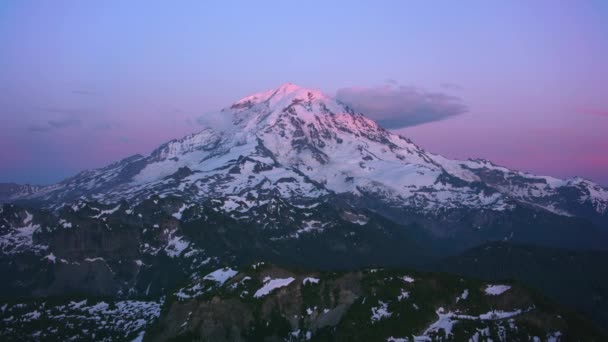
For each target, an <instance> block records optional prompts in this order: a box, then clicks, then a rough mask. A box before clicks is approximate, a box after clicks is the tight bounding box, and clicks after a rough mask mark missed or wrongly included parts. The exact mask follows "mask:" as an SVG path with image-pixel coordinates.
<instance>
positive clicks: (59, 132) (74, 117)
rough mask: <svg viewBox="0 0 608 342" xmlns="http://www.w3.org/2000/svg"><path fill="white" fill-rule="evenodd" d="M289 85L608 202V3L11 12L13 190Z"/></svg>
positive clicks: (0, 10) (154, 140)
mask: <svg viewBox="0 0 608 342" xmlns="http://www.w3.org/2000/svg"><path fill="white" fill-rule="evenodd" d="M285 82H292V83H295V84H298V85H300V86H304V87H311V88H315V89H320V90H322V91H325V92H327V93H328V94H330V95H332V96H336V97H337V98H339V99H340V100H342V101H344V102H347V103H349V104H351V105H352V106H353V107H354V108H356V109H357V110H359V111H363V112H364V113H365V114H366V115H368V116H370V117H372V118H374V119H376V120H378V121H379V122H380V123H381V124H383V125H384V126H386V127H387V128H389V129H392V130H394V131H395V132H398V133H399V134H402V135H404V136H407V137H409V138H411V139H412V140H414V142H416V143H417V144H418V145H420V146H422V147H424V148H426V149H427V150H429V151H431V152H434V153H440V154H443V155H445V156H448V157H457V158H478V157H479V158H486V159H490V160H492V161H494V162H495V163H497V164H500V165H504V166H507V167H510V168H515V169H520V170H523V171H529V172H533V173H537V174H543V175H552V176H557V177H572V176H582V177H585V178H588V179H591V180H594V181H596V182H599V183H600V184H603V185H608V152H607V151H608V84H607V82H608V2H606V1H561V2H556V1H544V0H540V1H533V2H531V1H523V0H521V1H520V0H514V1H502V2H498V1H492V2H490V1H468V0H465V1H415V0H413V1H373V2H372V1H358V2H352V1H313V0H310V1H306V2H286V1H263V2H253V1H242V2H241V1H179V2H168V1H117V0H106V1H95V0H91V1H76V0H74V1H66V0H58V1H50V0H41V1H29V0H21V1H17V0H7V1H2V2H0V182H18V183H34V184H49V183H53V182H57V181H60V180H62V179H64V178H66V177H68V176H71V175H74V174H75V173H77V172H79V171H81V170H83V169H90V168H97V167H102V166H104V165H107V164H109V163H111V162H114V161H116V160H119V159H121V158H124V157H127V156H130V155H132V154H135V153H140V154H146V153H149V152H151V151H152V150H153V149H154V148H155V147H157V146H158V145H160V144H161V143H163V142H165V141H167V140H170V139H174V138H179V137H181V136H183V135H185V134H188V133H191V132H196V131H199V130H201V129H202V127H201V126H200V124H198V122H200V120H197V118H200V117H201V116H204V115H205V114H206V113H210V112H214V111H217V110H219V109H221V108H223V107H226V106H229V105H230V104H231V103H234V102H235V101H236V100H238V99H239V98H242V97H244V96H246V95H249V94H251V93H255V92H259V91H263V90H266V89H272V88H276V87H278V86H279V85H281V84H282V83H285Z"/></svg>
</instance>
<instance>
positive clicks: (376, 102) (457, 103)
mask: <svg viewBox="0 0 608 342" xmlns="http://www.w3.org/2000/svg"><path fill="white" fill-rule="evenodd" d="M336 99H338V100H339V101H341V102H343V103H345V104H347V105H349V106H351V107H352V108H353V109H355V111H357V112H361V113H363V114H365V115H366V116H367V117H369V118H370V119H373V120H376V121H377V122H378V123H379V124H380V125H381V126H383V127H385V128H388V129H397V128H403V127H408V126H415V125H420V124H423V123H427V122H432V121H439V120H443V119H446V118H449V117H452V116H456V115H460V114H463V113H465V112H467V111H468V108H467V106H466V105H464V104H463V103H462V100H461V99H460V98H459V97H456V96H452V95H448V94H445V93H439V92H427V91H424V90H421V89H418V88H415V87H406V86H397V85H394V84H387V85H385V86H383V87H376V88H342V89H339V90H338V91H337V93H336Z"/></svg>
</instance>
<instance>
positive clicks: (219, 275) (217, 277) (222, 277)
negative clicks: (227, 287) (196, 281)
mask: <svg viewBox="0 0 608 342" xmlns="http://www.w3.org/2000/svg"><path fill="white" fill-rule="evenodd" d="M237 273H238V272H237V271H235V270H233V269H230V268H229V267H224V268H220V269H219V270H215V271H213V272H211V273H209V274H207V275H206V276H204V277H203V279H205V280H212V281H215V282H217V283H219V285H220V286H222V285H224V283H225V282H226V281H228V279H230V278H232V277H234V276H235V275H236V274H237Z"/></svg>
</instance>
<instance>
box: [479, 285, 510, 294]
mask: <svg viewBox="0 0 608 342" xmlns="http://www.w3.org/2000/svg"><path fill="white" fill-rule="evenodd" d="M510 288H511V286H509V285H488V286H487V287H486V288H485V290H484V292H485V293H486V294H487V295H490V296H498V295H501V294H503V293H504V292H506V291H508V290H509V289H510Z"/></svg>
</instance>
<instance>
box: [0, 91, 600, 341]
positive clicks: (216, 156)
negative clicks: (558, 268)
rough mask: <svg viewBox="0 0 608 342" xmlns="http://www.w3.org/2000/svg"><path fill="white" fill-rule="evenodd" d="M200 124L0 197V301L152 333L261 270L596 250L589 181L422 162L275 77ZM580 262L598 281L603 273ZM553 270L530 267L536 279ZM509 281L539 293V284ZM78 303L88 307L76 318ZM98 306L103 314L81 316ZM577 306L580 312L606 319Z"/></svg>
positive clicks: (393, 140)
mask: <svg viewBox="0 0 608 342" xmlns="http://www.w3.org/2000/svg"><path fill="white" fill-rule="evenodd" d="M205 120H206V122H207V123H209V124H210V127H207V128H205V129H203V130H202V131H201V132H199V133H196V134H191V135H188V136H186V137H184V138H182V139H178V140H173V141H170V142H168V143H166V144H163V145H161V146H160V147H159V148H157V149H156V150H154V151H153V152H152V153H150V154H149V155H147V156H141V155H135V156H132V157H129V158H126V159H124V160H121V161H118V162H116V163H114V164H111V165H109V166H107V167H104V168H101V169H97V170H89V171H84V172H81V173H79V174H77V175H75V176H74V177H71V178H68V179H66V180H64V181H62V182H60V183H57V184H54V185H50V186H43V187H32V188H23V189H27V191H22V190H19V191H10V192H7V195H5V196H4V199H3V201H4V202H5V204H2V205H0V274H3V275H7V276H6V277H5V281H3V282H0V302H6V303H7V305H8V304H10V302H11V301H13V298H15V297H19V298H23V299H24V300H27V301H28V303H33V304H31V305H38V307H36V308H37V309H33V310H37V311H40V310H38V309H39V308H40V305H41V304H40V303H41V302H40V301H42V303H46V300H47V299H48V300H51V299H52V300H57V303H58V304H57V305H59V306H63V307H62V309H61V310H64V309H65V310H67V309H69V310H71V311H70V312H71V314H73V315H74V316H75V317H79V315H81V314H82V312H81V311H82V310H85V309H82V310H81V308H87V309H86V310H85V311H86V312H90V315H92V316H91V317H95V318H91V319H105V318H103V317H106V316H108V315H114V314H116V315H118V313H116V312H115V310H116V309H115V307H119V308H123V307H124V308H129V309H125V310H126V312H123V313H124V314H125V315H126V316H125V317H131V318H133V319H134V320H144V321H145V322H149V320H150V321H151V320H154V319H155V317H158V315H161V317H162V313H158V314H157V313H156V312H157V311H156V309H158V308H159V307H161V306H162V307H163V310H166V309H167V308H168V305H169V304H168V303H170V302H165V300H166V299H167V298H168V296H169V297H171V296H175V293H176V291H177V290H178V289H180V288H184V286H186V285H187V284H189V283H192V282H195V281H197V280H200V279H199V278H200V275H201V274H207V273H209V272H212V271H213V270H217V269H219V268H223V267H231V269H240V270H242V269H244V268H246V267H250V266H251V265H252V264H254V263H257V262H259V261H265V262H269V263H273V264H276V265H280V266H281V267H285V268H286V269H300V268H305V269H314V270H315V271H317V272H320V271H341V272H342V271H343V272H358V271H360V270H361V269H362V268H368V267H397V268H402V267H408V268H413V269H418V270H437V269H438V267H437V266H436V265H437V263H441V262H443V261H445V264H446V265H448V264H452V265H457V266H458V267H454V270H458V272H459V273H460V274H470V272H471V270H472V269H475V268H476V267H477V264H476V263H474V262H471V260H475V258H474V257H473V258H471V255H485V254H483V252H481V251H480V250H479V249H480V248H485V246H487V244H488V243H493V242H498V241H502V242H505V243H512V244H515V245H519V244H522V245H530V246H535V248H536V247H539V248H541V246H542V248H553V249H558V250H568V251H576V252H577V253H578V252H580V253H587V252H591V251H593V253H596V252H597V253H598V254H597V255H604V254H605V252H606V251H607V250H608V209H607V207H608V191H607V190H606V189H604V188H602V187H600V186H598V185H597V184H595V183H593V182H590V181H588V180H584V179H581V178H573V179H568V180H559V179H556V178H552V177H543V176H535V175H531V174H528V173H524V172H519V171H513V170H509V169H507V168H504V167H501V166H497V165H495V164H492V163H491V162H489V161H485V160H466V161H464V160H451V159H448V158H445V157H442V156H439V155H436V154H432V153H429V152H426V151H424V150H423V149H422V148H420V147H418V146H417V145H415V144H414V143H413V142H411V141H410V140H408V139H407V138H404V137H401V136H398V135H396V134H393V133H391V132H389V131H387V130H385V129H383V128H382V127H380V126H379V125H378V124H376V123H375V122H374V121H372V120H370V119H368V118H366V117H365V116H364V115H363V114H359V113H355V112H354V111H352V110H351V109H350V108H349V107H348V106H347V105H345V104H342V103H340V102H338V101H336V100H334V99H332V98H330V97H328V96H326V95H324V94H322V93H320V92H318V91H315V90H309V89H304V88H300V87H297V86H295V85H292V84H285V85H283V86H281V87H279V88H278V89H274V90H270V91H267V92H263V93H259V94H255V95H252V96H248V97H246V98H244V99H242V100H240V101H237V102H236V103H234V104H232V105H231V106H229V107H227V108H224V109H223V110H221V111H219V112H217V113H214V114H211V115H209V116H206V119H205ZM17 189H19V187H17ZM543 251H544V250H543V249H533V250H532V251H528V252H526V253H527V254H526V255H527V258H528V259H525V258H521V259H520V260H534V259H535V257H534V255H535V254H536V253H538V255H542V254H543V253H544V252H543ZM471 253H473V254H471ZM497 258H498V257H497ZM497 260H498V259H497ZM501 260H504V259H501ZM580 260H581V263H584V266H583V267H585V269H591V270H595V272H597V273H599V274H601V276H599V277H597V279H604V278H603V275H605V274H606V271H603V270H602V269H596V268H597V264H598V263H597V262H595V263H593V262H590V259H589V258H581V259H580ZM455 261H459V263H457V264H453V263H451V262H455ZM549 265H550V264H549ZM590 265H591V266H590ZM487 267H489V266H485V264H484V267H483V269H486V268H487ZM587 267H588V268H587ZM441 271H446V269H441ZM447 271H449V269H448V270H447ZM549 271H550V272H554V271H553V270H552V269H551V270H545V269H544V268H543V267H542V266H541V267H537V268H535V272H538V276H539V277H541V278H542V277H543V274H545V273H543V272H549ZM205 272H206V273H205ZM294 272H295V271H294ZM577 274H579V273H577ZM580 274H581V275H580V276H579V277H577V278H575V279H573V280H572V282H574V283H576V282H578V283H577V286H569V285H568V283H566V282H558V283H557V284H556V285H555V286H556V287H559V288H558V289H557V290H555V289H551V290H552V291H554V292H551V293H559V294H560V296H556V297H554V299H558V300H560V299H562V298H566V299H567V300H564V301H563V302H562V303H565V304H572V301H571V300H570V299H571V298H574V297H576V296H577V291H579V290H580V289H587V288H589V286H587V284H588V283H589V282H590V281H595V280H593V279H596V278H594V277H588V276H585V275H584V272H583V273H580ZM473 275H474V276H480V277H481V276H484V274H482V270H481V268H480V270H479V273H477V274H473ZM514 276H515V277H516V278H517V279H518V280H521V281H523V282H524V284H525V285H527V286H534V287H537V288H538V286H536V285H538V283H537V282H536V278H530V277H527V276H526V275H522V274H520V273H519V274H518V273H515V274H514ZM547 276H554V274H553V273H551V274H548V273H547ZM570 284H572V283H570ZM192 286H196V285H192ZM594 289H597V293H600V294H601V293H605V292H604V291H605V290H606V286H605V285H603V284H598V285H597V286H596V287H594ZM66 298H68V299H67V300H68V302H65V300H66ZM83 299H88V300H89V301H90V303H89V302H86V303H84V304H82V305H80V306H78V305H77V307H75V308H72V306H73V305H72V304H71V302H74V303H76V304H77V303H80V302H81V301H82V300H83ZM62 300H63V302H62ZM93 300H97V301H99V300H101V301H105V302H104V303H105V304H107V305H109V307H108V308H104V309H103V310H96V309H94V308H89V306H91V305H93V306H97V304H92V303H93ZM591 300H594V299H591ZM96 303H97V302H96ZM163 303H164V304H163ZM586 303H587V302H586ZM98 304H99V303H98ZM587 304H589V303H587ZM587 304H585V305H584V306H581V307H580V310H581V311H582V312H584V313H586V314H587V315H589V316H593V318H594V319H595V320H596V322H598V324H599V325H600V326H601V325H604V326H605V324H607V323H608V321H606V319H607V318H606V317H605V315H601V314H598V311H597V308H596V307H594V306H593V305H592V304H590V305H587ZM28 305H29V304H28ZM100 305H101V306H104V305H102V304H100ZM104 307H105V306H104ZM1 308H2V304H1V303H0V309H1ZM435 309H438V307H437V308H435ZM61 310H59V309H58V311H53V312H56V313H57V314H58V315H61V313H60V312H61ZM112 310H114V311H112ZM3 312H4V310H3ZM11 312H12V311H11ZM20 312H21V311H20ZM28 312H30V311H28ZM479 314H481V313H479ZM10 315H12V313H9V316H8V317H11V316H10ZM66 315H67V314H66ZM8 317H5V318H8ZM125 319H126V318H125ZM36 324H38V323H36ZM142 324H143V323H142ZM146 324H147V323H146ZM78 326H80V325H78ZM5 327H6V329H11V327H16V326H15V325H13V324H12V323H11V324H8V325H6V326H5ZM23 327H24V328H23V329H26V330H27V329H30V328H28V327H29V325H24V326H23ZM82 327H83V329H90V327H88V326H82ZM484 329H485V328H484ZM136 330H137V329H135V330H129V333H128V334H130V335H129V337H130V336H131V335H133V334H135V332H139V330H137V331H136ZM19 331H22V330H19ZM560 331H561V330H560ZM106 333H108V334H110V332H107V331H106ZM112 334H113V333H112ZM112 336H114V335H112ZM539 336H541V335H539ZM542 336H546V334H545V332H543V335H542ZM125 338H126V337H125ZM108 340H113V338H109V339H108Z"/></svg>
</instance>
